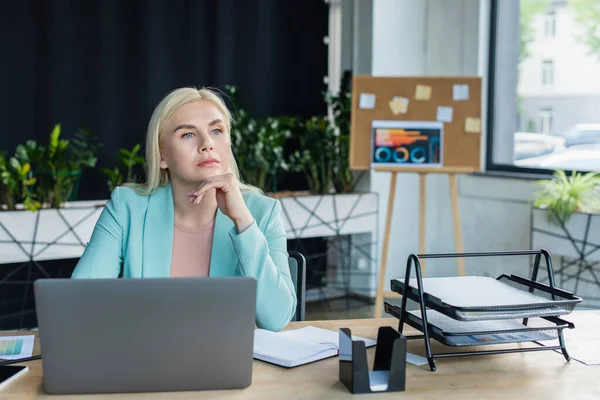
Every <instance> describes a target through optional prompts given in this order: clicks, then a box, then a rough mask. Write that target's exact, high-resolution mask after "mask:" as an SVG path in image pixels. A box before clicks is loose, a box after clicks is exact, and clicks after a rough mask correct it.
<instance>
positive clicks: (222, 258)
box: [209, 209, 239, 276]
mask: <svg viewBox="0 0 600 400" xmlns="http://www.w3.org/2000/svg"><path fill="white" fill-rule="evenodd" d="M234 227H235V226H234V225H233V221H232V220H231V219H230V218H229V217H228V216H226V215H225V214H223V213H222V212H221V210H220V209H217V216H216V219H215V229H214V232H213V244H212V251H211V255H210V273H209V275H210V276H234V275H239V274H238V273H237V255H236V254H237V253H236V252H235V249H234V248H233V243H232V241H231V238H230V237H229V232H230V231H231V230H232V229H234Z"/></svg>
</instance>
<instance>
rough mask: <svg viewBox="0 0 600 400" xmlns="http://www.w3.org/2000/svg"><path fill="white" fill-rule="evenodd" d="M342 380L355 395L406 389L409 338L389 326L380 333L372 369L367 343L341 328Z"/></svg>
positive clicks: (340, 372) (340, 355) (381, 329)
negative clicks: (369, 364)
mask: <svg viewBox="0 0 600 400" xmlns="http://www.w3.org/2000/svg"><path fill="white" fill-rule="evenodd" d="M339 334H340V339H339V345H340V354H339V364H340V368H339V379H340V381H341V382H342V383H343V384H344V386H346V388H347V389H348V390H349V391H350V392H351V393H353V394H364V393H381V392H403V391H404V390H405V388H406V337H404V336H402V335H401V334H400V333H399V332H398V331H397V330H396V329H394V328H392V327H390V326H382V327H380V328H379V330H378V332H377V344H376V348H375V360H374V362H373V370H372V371H369V366H368V362H367V351H366V347H365V342H364V341H362V340H352V334H351V332H350V329H348V328H341V329H340V330H339Z"/></svg>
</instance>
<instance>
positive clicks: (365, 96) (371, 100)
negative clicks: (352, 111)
mask: <svg viewBox="0 0 600 400" xmlns="http://www.w3.org/2000/svg"><path fill="white" fill-rule="evenodd" d="M358 107H359V108H365V109H368V110H372V109H374V108H375V95H374V94H372V93H361V94H360V100H359V102H358Z"/></svg>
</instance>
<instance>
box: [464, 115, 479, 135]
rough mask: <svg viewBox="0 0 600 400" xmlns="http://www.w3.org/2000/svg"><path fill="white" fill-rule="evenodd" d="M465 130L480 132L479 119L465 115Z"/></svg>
mask: <svg viewBox="0 0 600 400" xmlns="http://www.w3.org/2000/svg"><path fill="white" fill-rule="evenodd" d="M465 132H467V133H481V119H480V118H473V117H467V119H466V120H465Z"/></svg>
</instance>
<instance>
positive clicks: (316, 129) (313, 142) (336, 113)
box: [290, 71, 355, 194]
mask: <svg viewBox="0 0 600 400" xmlns="http://www.w3.org/2000/svg"><path fill="white" fill-rule="evenodd" d="M350 81H351V74H350V72H349V71H347V72H346V73H345V74H344V77H343V79H342V82H341V85H340V90H339V92H338V93H335V94H334V93H332V92H326V93H324V96H323V97H324V100H325V102H326V104H327V105H328V107H329V108H330V111H331V118H330V119H329V118H327V117H321V116H319V117H312V118H309V119H307V120H305V121H299V122H298V127H299V131H298V134H297V135H296V136H297V138H298V140H299V142H300V149H298V150H296V151H295V152H294V153H293V154H292V155H291V157H290V170H293V171H303V172H304V174H305V176H306V178H307V181H308V185H309V188H310V191H311V192H312V193H316V194H324V193H348V192H352V191H353V190H354V186H355V179H354V176H353V174H352V171H351V170H350V115H351V112H352V95H351V91H350Z"/></svg>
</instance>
